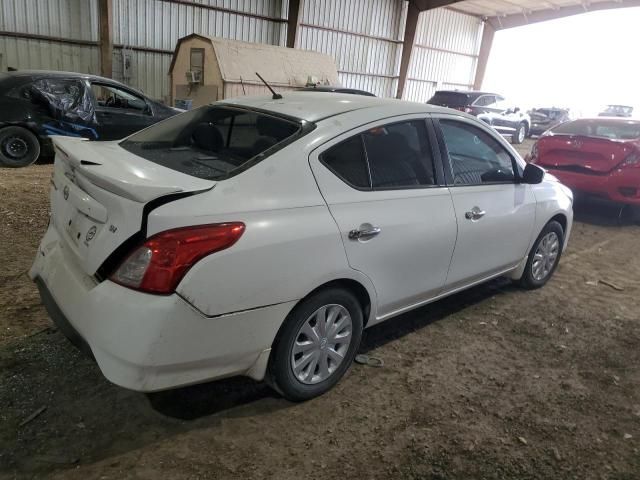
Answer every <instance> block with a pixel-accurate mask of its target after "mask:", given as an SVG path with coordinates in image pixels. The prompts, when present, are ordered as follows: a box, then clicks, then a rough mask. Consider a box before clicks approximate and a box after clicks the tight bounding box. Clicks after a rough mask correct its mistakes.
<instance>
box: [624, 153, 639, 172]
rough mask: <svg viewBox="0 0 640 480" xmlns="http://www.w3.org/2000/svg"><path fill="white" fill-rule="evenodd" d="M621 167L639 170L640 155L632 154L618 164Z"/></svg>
mask: <svg viewBox="0 0 640 480" xmlns="http://www.w3.org/2000/svg"><path fill="white" fill-rule="evenodd" d="M620 166H621V167H637V168H640V154H638V153H637V152H633V153H632V154H630V155H629V156H627V158H625V159H624V161H623V162H622V163H621V164H620Z"/></svg>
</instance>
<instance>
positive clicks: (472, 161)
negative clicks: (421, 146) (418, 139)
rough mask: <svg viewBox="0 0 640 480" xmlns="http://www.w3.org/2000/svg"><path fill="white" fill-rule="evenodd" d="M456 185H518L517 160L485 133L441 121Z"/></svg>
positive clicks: (467, 125)
mask: <svg viewBox="0 0 640 480" xmlns="http://www.w3.org/2000/svg"><path fill="white" fill-rule="evenodd" d="M440 128H441V130H442V133H443V136H444V140H445V144H446V146H447V151H448V153H449V159H450V161H451V170H452V173H453V184H454V185H482V184H487V183H503V182H513V181H515V173H514V169H513V159H512V158H511V155H510V154H509V153H508V152H507V151H506V150H505V149H504V147H503V146H502V145H500V143H499V142H498V141H497V140H496V139H495V138H493V137H492V136H491V135H489V134H488V133H487V132H485V131H484V130H482V129H480V128H478V127H474V126H473V125H470V124H468V123H464V122H458V121H453V120H440Z"/></svg>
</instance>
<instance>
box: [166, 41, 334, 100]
mask: <svg viewBox="0 0 640 480" xmlns="http://www.w3.org/2000/svg"><path fill="white" fill-rule="evenodd" d="M256 72H258V73H259V74H260V75H262V77H263V78H264V79H265V80H266V81H267V82H268V83H269V85H271V86H272V87H273V88H274V90H276V91H282V90H291V89H294V88H296V87H304V86H306V85H308V84H310V83H316V84H317V83H319V84H323V85H336V84H337V82H338V72H337V70H336V65H335V62H334V61H333V58H331V57H330V56H329V55H325V54H322V53H318V52H312V51H310V50H297V49H293V48H286V47H278V46H275V45H266V44H262V43H249V42H239V41H237V40H227V39H223V38H215V37H214V38H212V37H206V36H203V35H198V34H196V33H194V34H191V35H187V36H186V37H182V38H181V39H179V40H178V43H177V45H176V49H175V52H174V53H173V59H172V60H171V66H170V67H169V76H170V78H171V102H172V104H176V101H178V106H180V105H184V103H183V102H181V101H184V100H187V101H188V102H187V103H190V104H191V106H193V107H199V106H201V105H206V104H207V103H211V102H214V101H216V100H221V99H223V98H231V97H239V96H243V95H261V94H265V93H268V90H267V88H266V87H265V86H264V84H263V83H262V82H261V81H260V80H259V79H258V77H257V76H256ZM189 101H190V102H189Z"/></svg>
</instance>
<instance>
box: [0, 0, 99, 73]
mask: <svg viewBox="0 0 640 480" xmlns="http://www.w3.org/2000/svg"><path fill="white" fill-rule="evenodd" d="M0 31H3V32H15V33H18V34H27V35H33V36H47V37H59V38H64V39H67V40H70V41H71V42H68V43H61V42H50V41H46V40H39V39H32V38H15V37H9V36H0V54H1V55H2V57H3V59H2V63H3V66H4V67H5V68H6V67H14V68H19V69H51V70H70V71H76V72H88V73H98V72H99V68H100V67H99V60H98V48H97V46H95V44H96V42H97V41H98V33H97V32H98V11H97V2H96V0H48V1H40V0H1V1H0ZM25 37H26V35H25ZM73 41H77V43H73ZM92 43H93V44H94V45H92Z"/></svg>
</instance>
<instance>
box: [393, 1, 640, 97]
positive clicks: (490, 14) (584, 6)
mask: <svg viewBox="0 0 640 480" xmlns="http://www.w3.org/2000/svg"><path fill="white" fill-rule="evenodd" d="M637 6H640V0H589V1H575V0H545V1H542V2H540V1H535V0H463V1H446V0H444V1H438V0H409V8H408V11H407V20H406V26H405V32H404V41H403V51H402V60H401V64H400V78H399V82H398V92H397V98H403V93H404V89H405V84H406V81H407V76H408V75H407V74H408V71H409V66H410V64H411V56H412V53H413V46H414V45H415V43H416V27H417V25H418V19H419V16H420V13H422V12H426V11H428V10H433V9H435V8H440V7H445V8H447V9H449V10H452V11H455V12H459V13H463V14H466V15H471V16H474V17H477V18H480V19H482V21H483V22H484V27H483V31H482V41H481V44H480V51H479V54H478V59H477V64H476V71H475V76H474V77H475V79H474V82H473V86H474V88H476V89H480V88H481V86H482V81H483V79H484V75H485V71H486V67H487V61H488V59H489V55H490V53H491V46H492V43H493V38H494V35H495V32H496V31H498V30H504V29H507V28H514V27H520V26H524V25H529V24H532V23H538V22H544V21H547V20H554V19H558V18H563V17H569V16H572V15H579V14H582V13H587V12H592V11H598V10H609V9H614V8H626V7H637Z"/></svg>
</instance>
